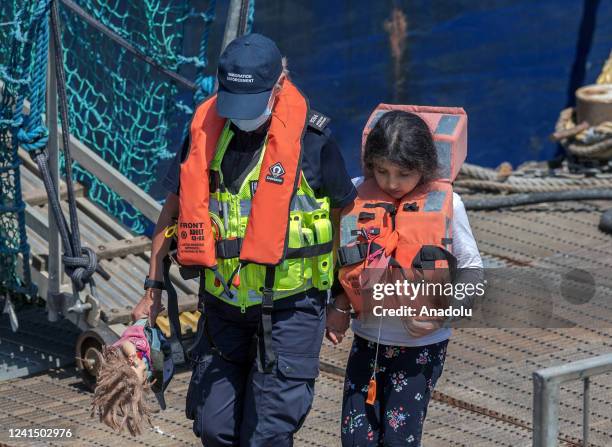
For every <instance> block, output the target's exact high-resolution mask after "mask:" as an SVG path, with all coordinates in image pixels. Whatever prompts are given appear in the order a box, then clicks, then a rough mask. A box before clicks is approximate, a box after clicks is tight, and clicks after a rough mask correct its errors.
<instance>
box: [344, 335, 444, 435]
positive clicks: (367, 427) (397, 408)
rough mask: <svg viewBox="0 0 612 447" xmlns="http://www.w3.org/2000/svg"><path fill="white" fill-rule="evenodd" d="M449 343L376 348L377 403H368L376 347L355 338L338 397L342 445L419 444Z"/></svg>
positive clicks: (380, 346)
mask: <svg viewBox="0 0 612 447" xmlns="http://www.w3.org/2000/svg"><path fill="white" fill-rule="evenodd" d="M447 345H448V340H444V341H441V342H439V343H435V344H432V345H427V346H415V347H404V346H387V345H382V344H381V345H379V347H378V349H379V351H378V367H377V372H376V388H377V394H376V401H375V402H374V405H369V404H367V403H366V399H367V394H368V383H369V381H370V378H371V376H372V368H373V367H374V358H375V356H376V343H374V342H370V341H367V340H365V339H363V338H361V337H359V336H357V335H356V336H355V340H354V341H353V347H352V348H351V353H350V356H349V359H348V364H347V367H346V379H345V382H344V396H343V398H342V424H341V430H342V433H341V435H342V445H343V446H344V447H347V446H359V447H361V446H415V447H417V446H419V445H420V443H421V434H422V431H423V422H424V420H425V415H426V414H427V405H428V404H429V399H430V397H431V393H432V391H433V389H434V387H435V385H436V382H437V381H438V378H439V377H440V375H441V374H442V369H443V367H444V359H445V357H446V346H447Z"/></svg>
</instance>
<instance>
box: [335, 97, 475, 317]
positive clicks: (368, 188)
mask: <svg viewBox="0 0 612 447" xmlns="http://www.w3.org/2000/svg"><path fill="white" fill-rule="evenodd" d="M389 110H406V111H409V112H412V113H415V114H417V115H419V116H420V117H421V118H423V119H424V120H425V122H427V124H428V125H429V127H430V129H431V131H432V133H433V135H434V143H435V145H436V148H437V151H438V162H439V165H440V170H439V174H440V176H439V178H438V179H436V180H434V181H431V182H429V183H427V184H424V185H421V186H418V187H417V188H415V189H414V190H413V191H411V192H410V193H408V194H407V195H405V196H404V197H402V198H401V199H400V200H396V199H394V198H393V197H391V196H389V195H387V194H385V193H384V192H383V191H382V190H380V188H378V185H377V184H376V181H375V179H374V178H372V177H371V173H367V172H366V179H365V181H364V182H363V183H362V184H361V185H360V186H359V187H358V188H357V193H358V194H357V198H356V199H355V201H354V203H353V204H351V205H349V206H347V207H346V208H345V209H344V210H343V212H342V217H341V224H340V250H339V252H338V262H339V265H340V267H341V268H340V272H339V280H340V283H341V284H342V286H343V288H344V290H345V292H346V294H347V296H348V298H349V299H350V301H351V304H352V306H353V309H354V310H355V311H356V312H357V313H360V312H361V311H363V310H364V309H363V308H364V304H365V305H366V306H369V305H371V303H372V301H371V299H372V290H371V287H372V286H373V282H376V281H377V280H379V279H380V280H381V281H382V280H384V281H389V280H390V279H391V278H393V280H397V279H399V280H403V279H408V280H410V281H419V280H424V281H427V282H440V283H446V282H449V281H450V280H451V274H452V271H453V270H454V268H455V263H456V261H455V258H454V257H453V255H452V219H453V190H452V184H451V182H452V181H453V180H454V178H455V177H456V175H457V173H458V172H459V169H460V167H461V164H462V163H463V161H464V160H465V156H466V141H467V116H466V114H465V112H464V111H463V109H457V108H444V107H436V108H432V107H422V106H393V105H387V104H381V105H379V106H378V107H377V108H376V109H375V110H374V112H373V113H372V114H371V116H370V119H369V120H368V123H367V125H366V127H365V130H364V135H363V143H364V144H365V139H366V137H367V135H368V133H369V132H370V130H371V129H372V127H373V126H374V124H375V123H376V121H377V120H378V119H379V118H380V117H381V116H382V115H383V114H384V113H386V112H387V111H389ZM368 174H369V175H368ZM383 252H384V254H385V255H386V256H390V257H391V260H390V263H389V265H388V267H387V266H381V264H380V263H379V262H378V259H380V258H381V255H382V253H383ZM383 270H384V271H383ZM388 270H390V271H392V272H393V271H395V272H396V274H391V275H389V273H388ZM398 272H399V276H398V274H397V273H398ZM424 299H428V300H430V301H429V302H427V303H425V302H421V303H419V302H416V303H415V302H413V305H419V304H422V305H423V304H427V305H429V306H432V307H438V308H439V307H444V306H445V304H446V303H445V300H444V299H443V297H441V298H440V300H439V301H437V302H432V301H431V300H432V299H434V301H435V297H432V296H428V297H425V298H424Z"/></svg>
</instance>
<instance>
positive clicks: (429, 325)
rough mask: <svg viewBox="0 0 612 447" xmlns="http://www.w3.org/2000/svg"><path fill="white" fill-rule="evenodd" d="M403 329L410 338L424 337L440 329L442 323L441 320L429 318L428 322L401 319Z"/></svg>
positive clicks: (442, 320)
mask: <svg viewBox="0 0 612 447" xmlns="http://www.w3.org/2000/svg"><path fill="white" fill-rule="evenodd" d="M403 323H404V328H405V329H406V331H407V332H408V334H410V336H411V337H415V338H418V337H424V336H426V335H429V334H431V333H432V332H434V331H436V330H438V329H440V328H441V327H442V324H443V323H444V319H443V318H431V319H428V320H415V319H414V318H405V319H403Z"/></svg>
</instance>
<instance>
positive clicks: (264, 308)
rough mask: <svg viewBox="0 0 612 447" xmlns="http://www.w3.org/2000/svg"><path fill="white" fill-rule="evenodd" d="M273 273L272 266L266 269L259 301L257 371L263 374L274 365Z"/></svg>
mask: <svg viewBox="0 0 612 447" xmlns="http://www.w3.org/2000/svg"><path fill="white" fill-rule="evenodd" d="M275 271H276V269H275V268H274V266H268V267H266V277H265V280H264V289H263V296H262V300H261V336H260V338H259V343H258V344H257V363H258V365H257V367H258V369H259V371H263V372H264V373H271V372H273V371H274V366H275V365H276V354H275V353H274V350H273V349H272V309H273V307H274V301H273V287H274V276H275Z"/></svg>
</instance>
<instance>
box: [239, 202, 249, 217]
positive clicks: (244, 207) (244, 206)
mask: <svg viewBox="0 0 612 447" xmlns="http://www.w3.org/2000/svg"><path fill="white" fill-rule="evenodd" d="M250 213H251V201H250V200H240V215H241V216H242V217H249V214H250Z"/></svg>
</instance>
